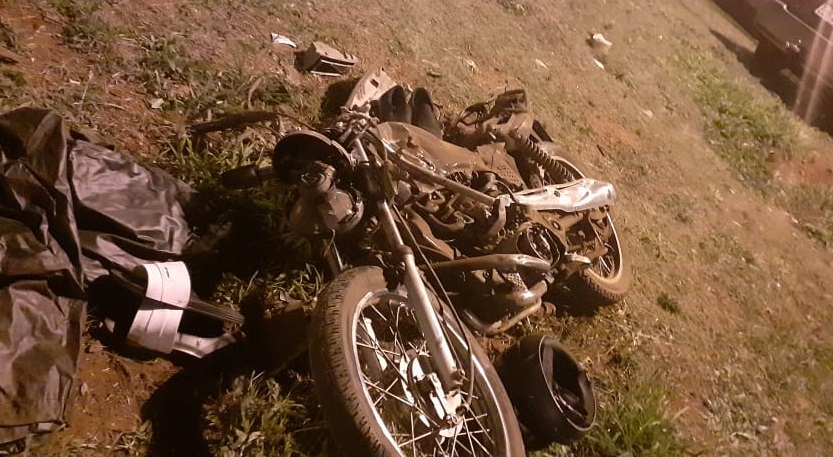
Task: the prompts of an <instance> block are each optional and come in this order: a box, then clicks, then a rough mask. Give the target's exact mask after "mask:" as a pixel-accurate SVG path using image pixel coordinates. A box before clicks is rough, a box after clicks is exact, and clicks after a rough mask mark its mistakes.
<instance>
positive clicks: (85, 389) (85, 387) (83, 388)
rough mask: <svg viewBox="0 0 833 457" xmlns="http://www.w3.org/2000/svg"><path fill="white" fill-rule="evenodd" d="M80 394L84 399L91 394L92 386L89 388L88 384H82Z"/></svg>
mask: <svg viewBox="0 0 833 457" xmlns="http://www.w3.org/2000/svg"><path fill="white" fill-rule="evenodd" d="M78 393H79V394H80V395H81V396H82V397H84V396H86V395H87V394H88V393H90V386H88V385H87V383H86V382H82V383H81V387H79V388H78Z"/></svg>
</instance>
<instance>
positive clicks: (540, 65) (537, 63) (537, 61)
mask: <svg viewBox="0 0 833 457" xmlns="http://www.w3.org/2000/svg"><path fill="white" fill-rule="evenodd" d="M535 65H538V66H539V67H541V68H549V67H547V64H545V63H544V61H543V60H541V59H535Z"/></svg>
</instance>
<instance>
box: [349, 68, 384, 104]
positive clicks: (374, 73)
mask: <svg viewBox="0 0 833 457" xmlns="http://www.w3.org/2000/svg"><path fill="white" fill-rule="evenodd" d="M395 85H396V82H395V81H394V80H393V79H391V77H390V76H388V74H387V73H386V72H385V69H384V68H383V67H382V65H381V64H379V63H376V64H374V65H373V66H372V67H371V69H370V70H368V71H367V72H366V73H365V74H364V76H362V78H361V79H360V80H359V82H357V83H356V85H355V86H354V87H353V90H352V91H351V92H350V95H349V96H348V97H347V102H346V103H345V104H344V106H345V107H347V108H348V109H362V108H364V107H366V108H367V109H370V102H371V101H372V100H377V99H379V97H381V96H382V94H384V93H385V92H387V91H388V90H390V89H391V88H392V87H393V86H395Z"/></svg>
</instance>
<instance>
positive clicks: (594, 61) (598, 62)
mask: <svg viewBox="0 0 833 457" xmlns="http://www.w3.org/2000/svg"><path fill="white" fill-rule="evenodd" d="M593 63H595V64H596V66H597V67H599V68H601V69H602V70H604V69H605V64H603V63H601V62H600V61H599V59H593Z"/></svg>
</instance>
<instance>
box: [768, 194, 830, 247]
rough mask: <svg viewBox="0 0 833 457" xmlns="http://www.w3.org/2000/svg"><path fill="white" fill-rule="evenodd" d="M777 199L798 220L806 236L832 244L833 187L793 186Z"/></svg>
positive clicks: (825, 244)
mask: <svg viewBox="0 0 833 457" xmlns="http://www.w3.org/2000/svg"><path fill="white" fill-rule="evenodd" d="M779 200H780V201H779V203H780V204H781V206H783V207H784V208H786V209H788V210H789V211H790V213H792V214H793V216H794V217H795V218H796V219H797V220H799V221H800V223H799V227H800V228H801V230H802V231H803V232H804V233H805V234H807V236H809V237H810V238H812V239H814V240H816V241H818V242H819V243H821V244H823V245H824V246H826V247H831V246H833V189H830V188H828V187H822V186H820V185H813V184H804V185H799V186H793V187H790V188H788V189H786V190H785V192H783V194H782V195H781V196H780V197H779Z"/></svg>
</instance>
